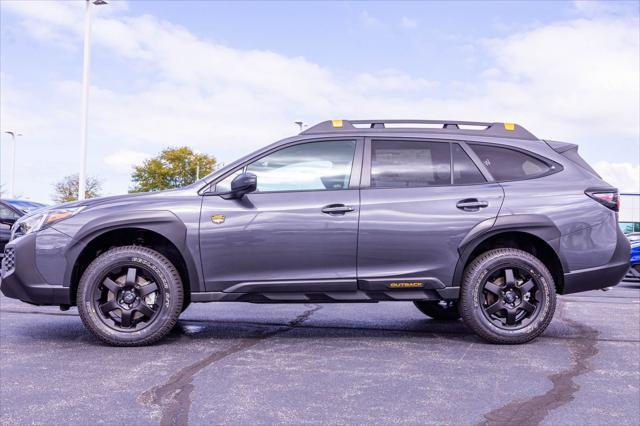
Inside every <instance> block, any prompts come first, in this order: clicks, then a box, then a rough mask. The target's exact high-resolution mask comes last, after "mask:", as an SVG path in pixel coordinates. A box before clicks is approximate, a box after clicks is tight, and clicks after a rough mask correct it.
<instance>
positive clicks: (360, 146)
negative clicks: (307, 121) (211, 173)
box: [198, 136, 364, 196]
mask: <svg viewBox="0 0 640 426" xmlns="http://www.w3.org/2000/svg"><path fill="white" fill-rule="evenodd" d="M336 141H353V142H355V143H356V146H355V148H354V152H353V162H352V163H351V176H350V177H349V186H348V188H342V189H302V190H295V191H261V192H252V193H251V195H260V194H282V193H301V192H327V191H348V190H351V189H358V188H359V182H360V176H361V170H362V153H363V150H364V140H363V138H362V137H359V136H356V137H351V136H346V137H345V136H342V137H339V136H336V137H328V138H327V137H324V138H323V137H321V138H312V139H302V140H295V141H291V142H289V143H286V144H283V145H279V146H275V147H273V149H270V150H268V151H266V152H261V153H259V154H256V155H255V156H253V157H251V158H249V159H247V160H246V161H244V162H243V163H242V164H239V165H238V166H237V167H234V168H233V169H231V170H229V171H228V172H227V173H225V174H224V175H222V176H220V177H219V178H216V179H214V180H212V181H211V182H209V183H207V184H206V185H205V186H204V187H202V188H201V189H200V190H199V191H198V194H199V195H203V196H220V194H221V193H217V192H213V191H211V188H214V187H215V186H216V185H217V184H218V182H220V181H222V180H224V179H226V178H227V177H229V176H230V175H232V174H234V173H236V172H237V171H238V170H240V169H242V170H243V172H244V171H246V169H247V166H248V165H249V164H251V163H254V162H256V161H258V160H260V159H261V158H264V157H266V156H268V155H271V154H273V153H275V152H277V151H280V150H283V149H286V148H290V147H292V146H296V145H303V144H307V143H317V142H336Z"/></svg>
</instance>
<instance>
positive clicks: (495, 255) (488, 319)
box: [460, 248, 556, 344]
mask: <svg viewBox="0 0 640 426" xmlns="http://www.w3.org/2000/svg"><path fill="white" fill-rule="evenodd" d="M508 271H511V272H510V273H509V272H508ZM461 287H462V288H461V294H460V313H461V314H462V319H463V321H464V323H465V325H467V326H468V327H469V328H470V329H471V330H473V331H474V332H475V333H476V334H477V335H478V336H480V337H482V338H483V339H485V340H487V341H488V342H491V343H498V344H519V343H526V342H529V341H531V340H533V339H535V338H536V337H538V336H539V335H540V334H541V333H542V332H543V331H544V330H545V329H546V328H547V326H548V325H549V323H550V322H551V319H552V318H553V314H554V312H555V307H556V291H555V283H554V281H553V277H552V276H551V273H550V272H549V270H548V269H547V267H546V266H545V265H544V264H543V263H542V262H541V261H540V259H538V258H536V257H535V256H533V255H531V254H530V253H527V252H525V251H522V250H517V249H512V248H504V249H496V250H491V251H488V252H485V253H483V254H481V255H480V256H478V257H477V258H476V259H474V260H473V261H472V262H471V263H470V264H469V265H468V266H467V268H466V269H465V272H464V279H463V282H462V286H461Z"/></svg>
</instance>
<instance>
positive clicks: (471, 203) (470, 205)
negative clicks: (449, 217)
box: [456, 198, 489, 212]
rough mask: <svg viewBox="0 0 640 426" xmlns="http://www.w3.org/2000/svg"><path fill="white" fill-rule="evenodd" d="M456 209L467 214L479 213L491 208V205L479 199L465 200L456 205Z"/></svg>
mask: <svg viewBox="0 0 640 426" xmlns="http://www.w3.org/2000/svg"><path fill="white" fill-rule="evenodd" d="M456 207H457V208H459V209H460V210H464V211H465V212H477V211H478V210H480V209H483V208H485V207H489V203H488V202H486V201H484V200H478V199H477V198H465V199H464V200H460V201H458V202H457V203H456Z"/></svg>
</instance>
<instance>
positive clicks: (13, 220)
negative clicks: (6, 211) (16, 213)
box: [0, 217, 17, 226]
mask: <svg viewBox="0 0 640 426" xmlns="http://www.w3.org/2000/svg"><path fill="white" fill-rule="evenodd" d="M16 220H17V219H16V218H15V217H0V223H1V224H3V225H9V226H13V224H14V223H16Z"/></svg>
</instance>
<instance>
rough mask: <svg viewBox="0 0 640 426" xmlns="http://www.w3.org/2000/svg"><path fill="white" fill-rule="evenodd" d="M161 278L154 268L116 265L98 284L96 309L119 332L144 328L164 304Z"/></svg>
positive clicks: (95, 299) (95, 291) (107, 323)
mask: <svg viewBox="0 0 640 426" xmlns="http://www.w3.org/2000/svg"><path fill="white" fill-rule="evenodd" d="M159 281H160V280H159V279H158V278H157V277H156V276H155V274H154V272H153V271H152V270H151V269H150V268H145V267H142V266H139V265H123V266H118V267H115V268H112V269H111V270H110V271H108V272H107V273H106V274H105V277H104V279H103V280H102V283H101V284H100V285H99V286H96V287H95V290H94V298H93V304H94V308H95V310H96V312H98V313H99V315H100V319H101V320H102V321H103V322H104V323H105V325H107V326H108V327H110V328H112V329H114V330H116V331H124V332H128V331H140V330H141V329H142V328H144V327H146V326H147V325H148V324H149V323H150V322H151V321H153V319H154V318H155V317H156V316H157V315H158V312H159V311H160V307H161V306H162V301H163V291H162V287H160V286H158V284H157V283H158V282H159Z"/></svg>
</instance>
